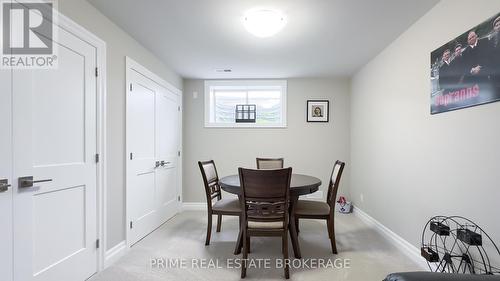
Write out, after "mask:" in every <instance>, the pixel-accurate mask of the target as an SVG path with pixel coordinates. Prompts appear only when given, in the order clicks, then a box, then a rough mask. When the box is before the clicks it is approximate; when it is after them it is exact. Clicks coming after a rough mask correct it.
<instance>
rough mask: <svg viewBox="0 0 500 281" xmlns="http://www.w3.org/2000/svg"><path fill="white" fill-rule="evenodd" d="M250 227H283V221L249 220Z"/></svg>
mask: <svg viewBox="0 0 500 281" xmlns="http://www.w3.org/2000/svg"><path fill="white" fill-rule="evenodd" d="M248 228H252V229H283V222H282V221H271V222H265V221H264V222H263V221H248Z"/></svg>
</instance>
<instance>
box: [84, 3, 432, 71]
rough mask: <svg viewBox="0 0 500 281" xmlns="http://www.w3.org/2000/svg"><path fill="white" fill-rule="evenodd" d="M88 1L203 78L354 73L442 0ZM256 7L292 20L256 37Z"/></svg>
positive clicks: (161, 55) (171, 63)
mask: <svg viewBox="0 0 500 281" xmlns="http://www.w3.org/2000/svg"><path fill="white" fill-rule="evenodd" d="M89 1H90V2H91V3H92V4H93V5H94V6H95V7H96V8H98V9H99V10H100V11H102V12H103V13H104V14H105V15H106V16H108V17H109V18H110V19H111V20H113V21H114V22H115V23H117V24H118V25H119V26H120V27H122V28H123V29H124V30H125V31H127V32H128V33H129V34H131V35H132V36H133V37H134V38H135V39H136V40H138V41H139V42H141V43H142V44H143V45H144V46H146V47H147V48H148V49H149V50H151V51H152V52H153V53H154V54H156V55H157V56H158V57H159V58H161V59H162V60H163V61H164V62H165V63H166V64H167V65H168V66H170V67H172V68H173V69H174V70H175V71H176V72H177V73H179V74H180V75H181V76H183V77H185V78H205V79H207V78H289V77H290V78H291V77H317V76H349V75H352V74H353V73H354V72H355V71H356V70H357V69H359V68H360V67H362V66H363V65H364V64H366V63H367V62H368V61H369V60H370V59H371V58H373V57H374V56H376V55H377V54H378V53H379V52H380V51H381V50H383V49H384V47H386V46H387V45H388V44H390V43H391V42H392V41H393V40H394V39H396V38H397V37H398V36H399V35H400V34H401V33H402V32H404V31H405V30H406V29H407V28H408V27H409V26H410V25H411V24H412V23H414V22H415V21H416V20H417V19H418V18H420V17H421V16H422V15H423V14H425V13H426V12H427V11H428V10H429V9H431V8H432V7H433V6H434V5H435V4H436V3H437V2H438V0H268V1H264V0H142V1H138V0H120V1H119V0H114V1H111V0H89ZM254 7H264V8H265V7H267V8H274V9H278V10H281V11H283V12H284V13H285V14H286V16H287V21H288V24H287V25H286V26H285V28H284V29H283V30H282V31H281V32H280V33H278V34H277V35H276V36H274V37H271V38H257V37H254V36H253V35H251V34H249V33H248V32H247V31H246V30H245V29H244V27H243V25H242V24H241V17H242V15H243V13H244V12H245V11H246V10H248V9H251V8H254ZM221 68H222V69H224V68H230V69H232V72H231V73H217V72H216V71H215V69H221Z"/></svg>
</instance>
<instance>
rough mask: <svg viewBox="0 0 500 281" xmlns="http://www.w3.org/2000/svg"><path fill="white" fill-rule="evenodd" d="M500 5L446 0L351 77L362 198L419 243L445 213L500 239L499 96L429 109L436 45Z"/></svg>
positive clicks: (357, 196)
mask: <svg viewBox="0 0 500 281" xmlns="http://www.w3.org/2000/svg"><path fill="white" fill-rule="evenodd" d="M499 11H500V1H497V0H491V1H484V0H483V1H467V0H460V1H458V0H443V1H441V2H440V3H438V4H437V5H436V6H435V7H434V8H433V9H432V10H431V11H429V12H428V13H427V14H426V15H425V16H424V17H422V18H421V19H420V20H418V21H417V22H416V23H415V24H414V25H413V26H412V27H411V28H409V29H408V30H407V31H406V32H405V33H403V34H402V35H401V36H400V37H399V38H398V39H397V40H396V41H394V42H393V43H392V44H391V45H390V46H388V47H387V48H386V49H385V50H384V51H383V52H382V53H381V54H380V55H378V56H377V57H376V58H374V59H373V60H372V61H371V62H370V63H368V64H367V65H366V66H365V67H364V68H363V69H361V70H360V71H359V72H358V73H357V74H356V75H355V76H354V77H353V79H352V85H351V87H352V97H351V161H352V169H351V173H352V174H351V176H352V177H351V193H352V196H353V198H354V201H355V204H356V205H357V206H358V207H360V208H361V209H363V210H364V211H366V212H367V213H368V214H370V215H371V216H373V217H374V218H375V219H377V220H379V221H380V222H381V223H383V224H384V225H385V226H387V227H388V228H390V229H391V230H392V231H394V232H395V233H397V234H399V235H400V236H402V237H403V238H405V239H406V240H408V241H410V242H411V243H412V244H414V245H415V246H418V245H419V244H420V234H421V231H422V227H423V226H424V224H425V222H426V221H427V219H428V218H430V217H431V216H433V215H437V214H443V215H452V214H459V215H464V216H466V217H469V218H470V219H472V220H474V221H476V222H477V223H478V224H480V225H481V226H482V227H484V228H485V230H486V231H487V232H488V233H490V235H493V236H492V238H493V239H494V240H495V241H496V242H497V243H500V222H499V220H498V214H499V211H498V210H499V209H498V200H499V198H500V188H499V183H500V173H499V172H498V171H499V168H500V146H499V144H500V130H499V128H500V127H499V125H498V120H500V102H497V103H492V104H487V105H482V106H478V107H472V108H467V109H463V110H458V111H453V112H448V113H442V114H438V115H430V113H429V112H430V109H429V104H430V97H429V96H430V93H429V91H430V82H429V75H430V73H429V72H430V70H429V69H430V66H429V61H430V52H431V51H433V50H434V49H435V48H437V47H439V46H441V45H443V44H444V43H446V42H448V41H450V40H452V39H453V38H455V37H456V36H458V35H460V34H462V33H463V32H465V31H467V30H468V29H469V28H472V27H474V26H475V25H477V24H479V23H481V22H483V21H484V20H486V19H487V18H489V17H491V16H493V15H494V14H496V13H498V12H499ZM361 195H364V196H363V197H364V202H363V201H362V200H361Z"/></svg>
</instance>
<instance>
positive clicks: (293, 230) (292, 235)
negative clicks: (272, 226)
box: [288, 196, 302, 259]
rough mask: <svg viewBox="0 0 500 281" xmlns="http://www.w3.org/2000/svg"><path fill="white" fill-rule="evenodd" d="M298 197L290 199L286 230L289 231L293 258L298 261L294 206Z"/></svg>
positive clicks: (298, 252)
mask: <svg viewBox="0 0 500 281" xmlns="http://www.w3.org/2000/svg"><path fill="white" fill-rule="evenodd" d="M298 200H299V197H296V196H293V197H291V198H290V219H289V220H288V230H289V231H290V238H291V240H292V247H293V252H294V254H295V258H297V259H300V258H302V255H301V253H300V246H299V238H298V236H297V228H296V225H295V215H294V213H295V206H296V204H297V201H298Z"/></svg>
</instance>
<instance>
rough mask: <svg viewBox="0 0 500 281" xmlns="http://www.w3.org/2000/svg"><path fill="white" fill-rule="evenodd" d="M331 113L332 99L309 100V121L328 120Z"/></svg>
mask: <svg viewBox="0 0 500 281" xmlns="http://www.w3.org/2000/svg"><path fill="white" fill-rule="evenodd" d="M329 115H330V101H328V100H308V101H307V122H328V121H329V120H330V119H329V117H330V116H329Z"/></svg>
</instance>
